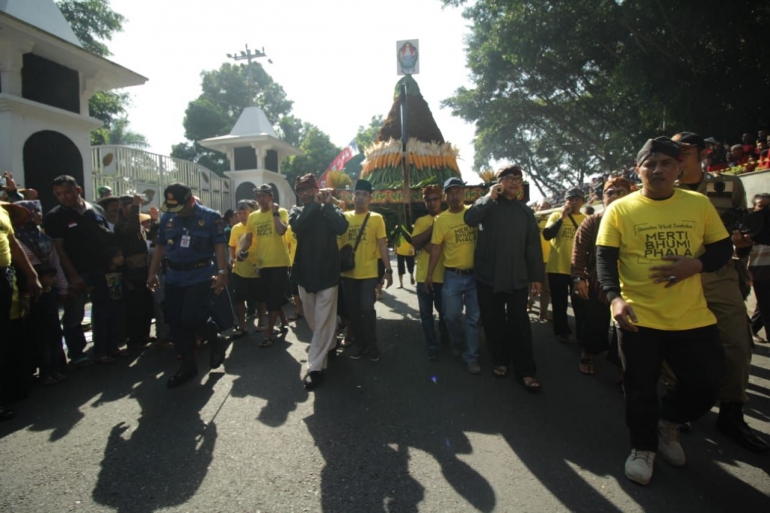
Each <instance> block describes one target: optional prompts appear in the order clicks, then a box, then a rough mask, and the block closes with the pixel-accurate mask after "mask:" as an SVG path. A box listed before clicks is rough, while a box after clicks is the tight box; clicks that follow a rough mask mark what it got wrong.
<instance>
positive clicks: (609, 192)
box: [604, 189, 627, 196]
mask: <svg viewBox="0 0 770 513" xmlns="http://www.w3.org/2000/svg"><path fill="white" fill-rule="evenodd" d="M626 194H627V193H626V191H624V190H617V189H607V190H606V191H604V195H605V196H625V195H626Z"/></svg>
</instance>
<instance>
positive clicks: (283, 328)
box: [278, 323, 289, 333]
mask: <svg viewBox="0 0 770 513" xmlns="http://www.w3.org/2000/svg"><path fill="white" fill-rule="evenodd" d="M278 331H280V332H281V333H288V332H289V327H288V326H287V325H285V324H283V323H281V325H280V326H278Z"/></svg>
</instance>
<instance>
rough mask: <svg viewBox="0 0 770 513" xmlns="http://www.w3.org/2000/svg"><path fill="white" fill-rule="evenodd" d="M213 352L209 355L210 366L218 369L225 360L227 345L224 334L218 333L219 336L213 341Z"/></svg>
mask: <svg viewBox="0 0 770 513" xmlns="http://www.w3.org/2000/svg"><path fill="white" fill-rule="evenodd" d="M210 343H211V354H210V355H209V366H210V367H211V368H212V369H216V368H217V367H219V366H220V365H222V363H223V362H224V361H225V351H226V350H227V346H226V344H225V339H224V337H223V336H222V335H220V334H219V333H217V336H216V337H215V338H213V339H212V340H211V341H210Z"/></svg>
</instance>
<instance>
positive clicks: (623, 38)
mask: <svg viewBox="0 0 770 513" xmlns="http://www.w3.org/2000/svg"><path fill="white" fill-rule="evenodd" d="M443 2H444V4H447V5H454V6H460V5H464V6H465V8H464V16H465V17H466V18H467V19H468V20H470V21H472V23H473V25H472V29H471V34H470V36H469V38H468V40H467V62H468V67H469V68H470V70H471V78H472V81H473V83H474V86H473V87H472V88H460V89H458V90H457V91H456V92H455V94H454V96H453V97H451V98H449V99H447V100H445V105H447V106H449V107H450V108H451V109H452V110H453V113H454V114H455V115H458V116H461V117H462V118H464V119H466V120H468V121H472V122H475V123H476V132H477V139H476V161H475V163H474V164H475V166H476V168H477V169H481V168H483V167H485V166H486V164H487V163H488V162H489V161H490V160H491V159H506V160H513V161H516V162H518V163H520V164H522V165H523V166H525V167H526V169H527V171H528V172H529V174H530V176H531V177H532V178H533V181H534V182H535V185H536V186H537V187H538V188H540V189H541V191H543V190H546V191H556V190H558V189H562V188H564V187H565V186H566V185H568V184H576V183H581V182H582V180H583V177H585V176H586V175H589V174H592V173H596V172H606V171H610V170H614V169H617V168H619V167H620V166H621V165H623V164H626V163H628V162H629V161H633V155H634V154H635V150H636V149H637V148H638V147H639V146H641V145H642V144H643V142H644V140H646V139H647V138H648V137H651V136H655V135H660V134H668V135H671V134H673V133H675V132H677V131H680V130H691V131H696V132H699V133H701V134H703V135H704V136H715V137H717V138H721V139H724V138H729V137H735V136H739V135H740V134H741V133H742V132H744V131H755V130H756V129H757V128H758V126H759V125H760V124H767V123H770V97H769V96H768V95H767V94H766V91H767V88H768V86H770V51H768V49H767V48H768V47H767V44H766V42H765V41H764V39H765V37H766V34H767V32H768V29H770V4H768V3H767V2H763V1H761V0H736V1H734V2H730V4H729V7H728V6H726V4H724V2H721V1H719V0H702V1H700V2H691V1H688V0H667V1H666V2H662V1H660V0H636V1H632V0H625V1H624V0H570V1H569V2H557V1H553V0H476V1H474V2H470V3H466V1H465V0H443Z"/></svg>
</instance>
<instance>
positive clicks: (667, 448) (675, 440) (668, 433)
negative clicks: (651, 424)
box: [658, 419, 687, 467]
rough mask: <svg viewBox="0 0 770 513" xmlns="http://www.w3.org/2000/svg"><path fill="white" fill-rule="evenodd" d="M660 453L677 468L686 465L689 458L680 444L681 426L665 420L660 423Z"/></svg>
mask: <svg viewBox="0 0 770 513" xmlns="http://www.w3.org/2000/svg"><path fill="white" fill-rule="evenodd" d="M658 453H660V455H661V457H662V458H663V459H664V460H666V461H667V462H668V463H669V464H671V465H673V466H675V467H681V466H683V465H684V464H685V462H686V461H687V458H686V457H685V455H684V450H683V449H682V445H681V444H680V443H679V424H677V423H675V422H671V421H670V420H665V419H660V420H659V421H658Z"/></svg>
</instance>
